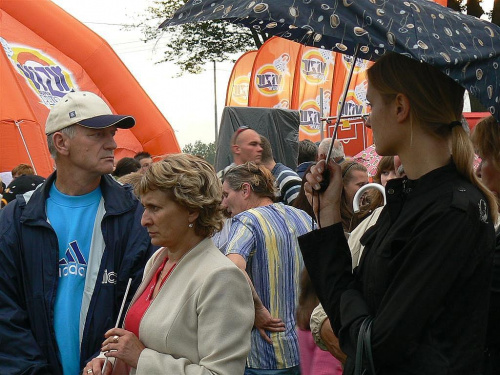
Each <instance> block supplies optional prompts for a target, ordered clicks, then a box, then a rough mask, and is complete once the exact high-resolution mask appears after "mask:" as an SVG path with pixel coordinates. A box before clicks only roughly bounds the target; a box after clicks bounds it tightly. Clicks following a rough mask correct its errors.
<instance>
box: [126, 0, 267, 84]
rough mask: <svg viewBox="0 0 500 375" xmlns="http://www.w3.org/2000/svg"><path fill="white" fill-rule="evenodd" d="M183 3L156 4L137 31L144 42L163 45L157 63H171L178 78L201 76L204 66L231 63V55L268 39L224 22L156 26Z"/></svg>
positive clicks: (166, 1) (179, 0)
mask: <svg viewBox="0 0 500 375" xmlns="http://www.w3.org/2000/svg"><path fill="white" fill-rule="evenodd" d="M184 3H185V0H163V1H155V2H154V3H153V5H152V6H150V7H149V8H148V9H147V11H146V14H144V15H143V20H142V22H141V23H140V24H139V25H135V26H136V27H141V28H142V31H143V35H144V38H145V41H146V42H147V41H158V40H159V38H160V37H161V38H162V39H161V40H162V44H163V43H166V46H165V50H164V51H163V58H162V59H161V60H160V61H159V62H160V63H161V62H164V61H171V62H174V63H175V64H176V65H177V66H178V67H179V68H180V74H179V75H182V74H183V73H186V72H187V73H200V72H202V71H203V70H204V65H205V64H206V63H209V62H212V61H216V62H221V61H233V62H234V55H235V54H241V53H242V52H245V51H249V50H252V49H256V48H258V47H260V46H261V45H262V43H263V42H264V41H265V39H266V38H267V37H266V36H265V35H261V34H257V33H255V32H252V31H251V30H250V29H248V28H245V27H238V26H236V25H233V24H230V23H227V22H221V21H218V22H211V21H207V22H201V23H197V24H186V25H179V26H172V27H168V28H165V29H164V30H161V29H158V26H159V25H160V24H161V23H162V22H163V21H164V20H165V19H167V18H168V17H172V15H173V14H174V12H175V10H176V9H178V8H180V7H181V6H182V5H183V4H184Z"/></svg>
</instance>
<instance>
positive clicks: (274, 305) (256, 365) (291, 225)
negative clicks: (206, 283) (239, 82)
mask: <svg viewBox="0 0 500 375" xmlns="http://www.w3.org/2000/svg"><path fill="white" fill-rule="evenodd" d="M275 192H276V188H275V183H274V178H273V176H272V174H271V172H270V171H269V170H267V169H266V168H265V167H263V166H258V165H256V164H255V163H251V162H250V163H245V164H242V165H239V166H236V167H234V168H231V169H230V170H229V171H228V172H227V173H226V175H225V179H224V184H223V185H222V193H223V200H222V206H223V207H224V208H225V209H226V210H227V211H228V212H229V213H230V214H231V217H232V223H231V229H230V232H229V236H228V242H227V246H226V255H227V257H228V258H229V259H231V260H232V261H233V262H234V263H235V264H236V265H237V266H238V267H239V268H240V269H241V270H243V271H244V272H245V273H246V274H247V275H248V277H249V280H251V281H250V285H251V286H252V288H253V290H252V293H253V299H254V304H255V327H256V329H254V330H253V331H252V338H251V342H252V344H251V349H250V353H249V355H248V359H247V367H246V369H245V375H267V374H274V375H299V374H300V369H299V348H298V340H297V331H296V329H295V325H296V319H295V308H296V305H297V300H298V297H299V290H298V285H299V277H300V272H301V270H302V268H303V262H302V257H301V255H300V250H299V244H298V242H297V237H298V236H300V235H302V234H304V233H307V232H309V231H310V230H311V228H312V218H311V217H310V216H309V215H308V214H307V213H306V212H304V211H302V210H299V209H297V208H295V207H291V206H287V205H285V204H283V203H274V200H275V198H276V195H275Z"/></svg>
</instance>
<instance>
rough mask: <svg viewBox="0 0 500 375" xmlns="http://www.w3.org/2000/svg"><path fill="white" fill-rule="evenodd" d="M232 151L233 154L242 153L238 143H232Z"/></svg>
mask: <svg viewBox="0 0 500 375" xmlns="http://www.w3.org/2000/svg"><path fill="white" fill-rule="evenodd" d="M231 151H232V152H233V154H239V153H240V146H238V145H232V146H231Z"/></svg>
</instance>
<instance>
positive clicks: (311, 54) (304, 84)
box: [291, 47, 335, 142]
mask: <svg viewBox="0 0 500 375" xmlns="http://www.w3.org/2000/svg"><path fill="white" fill-rule="evenodd" d="M334 67H335V53H334V52H332V51H328V50H324V49H320V48H313V47H302V48H301V50H300V53H299V56H298V60H297V65H296V71H295V83H294V85H293V97H292V105H291V108H292V109H298V110H299V112H300V128H299V140H302V139H306V138H307V139H310V140H312V141H313V142H315V141H319V140H321V121H320V117H321V116H322V115H323V116H329V114H330V97H331V89H332V82H333V72H334ZM321 89H323V111H321V110H320V106H321V99H320V96H321V91H322V90H321Z"/></svg>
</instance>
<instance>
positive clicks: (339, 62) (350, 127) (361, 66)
mask: <svg viewBox="0 0 500 375" xmlns="http://www.w3.org/2000/svg"><path fill="white" fill-rule="evenodd" d="M352 61H353V57H352V56H349V55H344V54H340V53H339V54H337V56H336V59H335V73H334V77H333V90H332V101H331V116H334V117H335V118H334V119H333V120H332V123H333V124H335V122H336V119H337V117H338V116H339V115H340V113H339V112H340V106H341V100H342V95H343V92H344V88H345V83H346V80H347V78H348V77H349V71H350V70H351V66H352ZM372 64H373V63H372V62H371V61H367V60H362V59H359V58H358V59H357V61H356V65H355V67H354V72H353V75H352V78H351V82H350V84H349V89H348V91H347V98H346V101H345V105H344V109H343V111H342V121H341V123H340V125H339V129H338V132H337V138H338V139H340V140H342V141H343V142H344V150H345V152H346V155H354V154H352V152H354V153H357V152H359V150H363V149H364V148H366V147H367V142H369V139H367V137H366V132H365V129H364V121H363V117H362V116H364V115H367V114H368V113H369V111H368V106H367V103H368V102H367V100H366V89H367V87H368V81H367V78H366V70H367V69H368V68H369V67H370V66H371V65H372ZM328 133H329V134H330V135H331V134H332V133H333V126H330V127H329V130H328ZM355 151H356V152H355Z"/></svg>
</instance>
